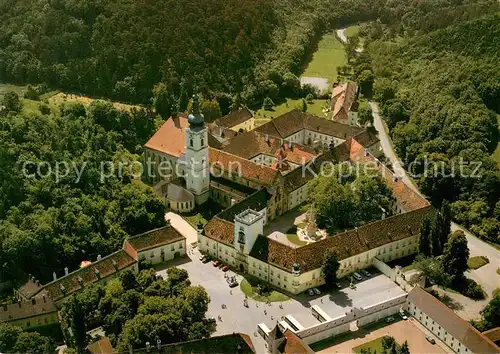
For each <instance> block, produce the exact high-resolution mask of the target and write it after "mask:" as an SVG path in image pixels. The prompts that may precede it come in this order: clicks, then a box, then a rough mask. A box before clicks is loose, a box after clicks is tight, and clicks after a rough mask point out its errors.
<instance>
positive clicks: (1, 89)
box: [0, 83, 25, 101]
mask: <svg viewBox="0 0 500 354" xmlns="http://www.w3.org/2000/svg"><path fill="white" fill-rule="evenodd" d="M24 90H25V86H16V85H10V84H2V83H0V101H2V100H3V96H4V95H5V94H6V93H7V92H9V91H14V92H17V94H18V95H19V96H20V97H23V95H24Z"/></svg>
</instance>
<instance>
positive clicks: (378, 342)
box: [352, 337, 384, 354]
mask: <svg viewBox="0 0 500 354" xmlns="http://www.w3.org/2000/svg"><path fill="white" fill-rule="evenodd" d="M383 338H384V337H380V338H377V339H374V340H371V341H369V342H366V343H364V344H361V345H358V346H357V347H354V348H352V351H353V352H354V353H356V354H359V353H361V349H370V350H371V353H383V352H384V348H383V347H382V339H383Z"/></svg>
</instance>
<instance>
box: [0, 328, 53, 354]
mask: <svg viewBox="0 0 500 354" xmlns="http://www.w3.org/2000/svg"><path fill="white" fill-rule="evenodd" d="M55 348H56V346H55V345H54V343H53V342H52V340H51V339H50V338H48V337H45V336H41V335H40V334H39V333H36V332H23V330H22V329H21V328H20V327H17V326H12V325H10V324H7V323H2V324H0V351H1V352H2V353H20V354H21V353H51V352H53V351H54V350H55Z"/></svg>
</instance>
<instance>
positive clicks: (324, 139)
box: [304, 130, 345, 146]
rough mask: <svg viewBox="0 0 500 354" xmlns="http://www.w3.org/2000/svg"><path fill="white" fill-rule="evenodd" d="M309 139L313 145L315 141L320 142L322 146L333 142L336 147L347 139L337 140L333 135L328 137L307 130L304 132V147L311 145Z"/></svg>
mask: <svg viewBox="0 0 500 354" xmlns="http://www.w3.org/2000/svg"><path fill="white" fill-rule="evenodd" d="M309 139H311V143H313V142H314V141H315V140H318V141H320V142H321V143H322V144H326V145H328V146H329V145H330V143H331V142H332V141H333V143H334V145H335V146H337V145H340V144H342V143H343V142H344V141H345V139H341V138H337V137H334V136H332V135H327V134H322V133H318V132H314V131H312V130H305V132H304V140H305V143H304V145H310V144H309Z"/></svg>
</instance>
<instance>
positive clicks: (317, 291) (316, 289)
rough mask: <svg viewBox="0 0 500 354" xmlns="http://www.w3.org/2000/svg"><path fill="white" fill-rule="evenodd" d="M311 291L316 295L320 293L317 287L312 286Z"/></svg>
mask: <svg viewBox="0 0 500 354" xmlns="http://www.w3.org/2000/svg"><path fill="white" fill-rule="evenodd" d="M313 291H314V293H315V294H316V295H319V294H321V291H319V289H318V288H313Z"/></svg>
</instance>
